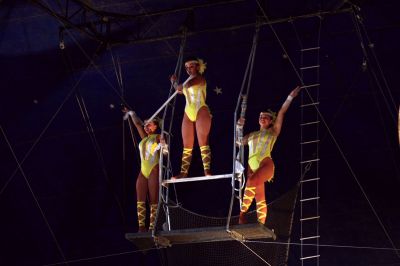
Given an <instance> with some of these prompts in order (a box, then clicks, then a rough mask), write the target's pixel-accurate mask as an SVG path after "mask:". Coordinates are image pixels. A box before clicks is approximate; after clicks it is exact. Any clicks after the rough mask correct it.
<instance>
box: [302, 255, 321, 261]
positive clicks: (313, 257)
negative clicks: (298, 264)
mask: <svg viewBox="0 0 400 266" xmlns="http://www.w3.org/2000/svg"><path fill="white" fill-rule="evenodd" d="M315 258H319V255H314V256H308V257H303V258H300V259H301V260H309V259H315Z"/></svg>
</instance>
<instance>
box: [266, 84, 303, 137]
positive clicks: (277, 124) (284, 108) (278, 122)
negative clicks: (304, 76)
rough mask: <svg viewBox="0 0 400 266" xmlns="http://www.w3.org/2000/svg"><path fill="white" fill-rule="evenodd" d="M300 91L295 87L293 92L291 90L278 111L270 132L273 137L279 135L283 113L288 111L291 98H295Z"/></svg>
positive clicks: (298, 87)
mask: <svg viewBox="0 0 400 266" xmlns="http://www.w3.org/2000/svg"><path fill="white" fill-rule="evenodd" d="M300 89H301V87H300V86H297V87H296V88H295V89H294V90H292V91H291V92H290V94H289V96H288V97H287V99H286V101H285V102H284V103H283V104H282V107H281V109H280V110H279V112H278V115H277V116H276V120H275V122H274V125H273V127H272V132H273V133H274V135H275V136H278V135H279V134H280V133H281V129H282V123H283V118H284V116H285V113H286V111H287V110H288V109H289V106H290V104H291V103H292V100H293V98H295V97H296V96H297V95H298V94H299V91H300Z"/></svg>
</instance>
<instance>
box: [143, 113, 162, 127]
mask: <svg viewBox="0 0 400 266" xmlns="http://www.w3.org/2000/svg"><path fill="white" fill-rule="evenodd" d="M161 120H162V119H161V118H159V117H158V116H156V117H154V118H153V119H152V120H151V121H149V122H153V123H154V125H156V126H157V129H159V128H160V124H161ZM146 121H147V120H146Z"/></svg>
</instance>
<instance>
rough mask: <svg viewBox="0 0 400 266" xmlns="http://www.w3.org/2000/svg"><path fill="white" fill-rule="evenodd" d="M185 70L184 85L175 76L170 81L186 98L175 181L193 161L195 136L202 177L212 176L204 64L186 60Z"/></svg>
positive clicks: (199, 60) (183, 175)
mask: <svg viewBox="0 0 400 266" xmlns="http://www.w3.org/2000/svg"><path fill="white" fill-rule="evenodd" d="M185 69H186V72H187V74H188V75H189V78H188V79H187V80H186V81H185V82H184V83H183V84H178V83H177V81H176V80H177V77H176V75H175V74H174V75H172V76H171V78H170V80H171V83H172V84H173V86H174V88H175V89H176V90H177V91H178V93H179V94H183V95H185V99H186V106H185V113H184V115H183V120H182V140H183V153H182V164H181V170H180V174H179V175H177V176H175V177H174V178H181V177H186V176H187V175H188V171H189V167H190V163H191V160H192V150H193V145H194V137H195V133H196V135H197V141H198V143H199V146H200V153H201V159H202V161H203V168H204V175H211V149H210V146H209V145H208V135H209V133H210V129H211V114H210V110H209V108H208V106H207V104H206V96H207V91H206V88H207V83H206V80H205V79H204V77H203V76H202V74H203V73H204V70H205V69H206V64H205V63H204V62H203V60H201V59H198V58H188V59H187V60H186V61H185Z"/></svg>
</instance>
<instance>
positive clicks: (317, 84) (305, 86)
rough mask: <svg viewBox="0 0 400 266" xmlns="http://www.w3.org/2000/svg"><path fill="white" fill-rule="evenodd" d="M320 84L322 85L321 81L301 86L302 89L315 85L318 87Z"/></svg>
mask: <svg viewBox="0 0 400 266" xmlns="http://www.w3.org/2000/svg"><path fill="white" fill-rule="evenodd" d="M319 85H320V84H319V83H316V84H311V85H304V86H301V88H302V89H305V88H313V87H318V86H319Z"/></svg>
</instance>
